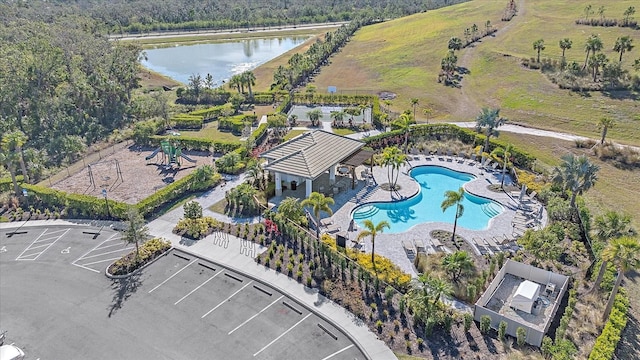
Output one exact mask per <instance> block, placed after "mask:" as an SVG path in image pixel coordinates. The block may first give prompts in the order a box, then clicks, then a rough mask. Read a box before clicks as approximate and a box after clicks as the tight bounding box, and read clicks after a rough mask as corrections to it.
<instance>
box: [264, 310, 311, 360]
mask: <svg viewBox="0 0 640 360" xmlns="http://www.w3.org/2000/svg"><path fill="white" fill-rule="evenodd" d="M312 314H313V313H308V314H307V316H305V317H303V318H302V319H300V321H298V322H297V323H295V324H294V325H293V326H292V327H290V328H289V329H287V330H286V331H285V332H283V333H282V334H280V336H278V337H277V338H275V339H273V340H271V342H270V343H268V344H267V345H265V346H264V347H263V348H262V349H260V350H258V352H257V353H255V354H253V356H254V357H255V356H258V354H260V353H261V352H263V351H265V350H266V349H267V348H268V347H269V346H271V345H273V343H275V342H276V341H278V340H280V338H282V337H283V336H285V335H287V334H288V333H289V331H291V330H293V328H295V327H296V326H298V325H300V323H301V322H303V321H305V320H306V319H307V318H308V317H309V316H311V315H312Z"/></svg>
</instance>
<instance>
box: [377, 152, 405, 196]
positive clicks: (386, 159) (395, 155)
mask: <svg viewBox="0 0 640 360" xmlns="http://www.w3.org/2000/svg"><path fill="white" fill-rule="evenodd" d="M406 161H407V155H405V154H403V153H402V152H401V151H400V149H398V147H397V146H389V147H386V148H384V149H383V150H382V158H381V165H382V166H386V167H387V179H388V180H389V190H394V189H395V188H396V182H397V181H398V175H399V174H400V167H401V166H402V164H404V163H405V162H406Z"/></svg>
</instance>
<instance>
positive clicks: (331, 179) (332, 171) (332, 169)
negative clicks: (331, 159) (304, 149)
mask: <svg viewBox="0 0 640 360" xmlns="http://www.w3.org/2000/svg"><path fill="white" fill-rule="evenodd" d="M335 182H336V165H332V166H331V167H330V168H329V184H331V185H333V183H335Z"/></svg>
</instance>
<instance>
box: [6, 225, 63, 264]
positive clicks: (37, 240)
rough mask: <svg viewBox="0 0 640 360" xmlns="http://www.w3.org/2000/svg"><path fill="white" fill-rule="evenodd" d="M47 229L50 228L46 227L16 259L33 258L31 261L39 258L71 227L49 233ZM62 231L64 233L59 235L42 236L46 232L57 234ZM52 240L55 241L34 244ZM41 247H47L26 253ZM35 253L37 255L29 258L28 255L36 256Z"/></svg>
mask: <svg viewBox="0 0 640 360" xmlns="http://www.w3.org/2000/svg"><path fill="white" fill-rule="evenodd" d="M47 230H49V228H46V229H44V231H43V232H42V234H40V236H38V237H37V238H36V239H35V240H34V241H33V242H32V243H31V244H30V245H29V246H28V247H27V248H26V249H24V251H23V252H22V253H21V254H20V255H19V256H18V257H17V258H16V260H31V261H33V260H37V259H38V258H39V257H40V255H42V254H44V252H45V251H47V250H49V248H50V247H51V246H53V244H55V243H57V242H58V240H60V239H62V237H63V236H65V235H66V234H67V233H68V232H69V231H70V230H71V229H70V228H69V229H66V230H58V231H54V232H51V233H48V234H47ZM61 232H62V234H61V235H58V236H54V237H49V238H44V239H43V238H42V236H44V235H45V234H47V235H51V234H57V233H61ZM53 239H55V240H53ZM51 240H53V242H51V243H48V244H44V245H38V246H33V245H34V244H36V243H38V242H42V241H51ZM45 246H46V247H45ZM41 247H45V248H44V249H42V250H41V251H39V252H34V253H32V254H27V255H24V253H26V252H27V251H29V250H33V249H39V248H41ZM34 255H35V256H36V257H34V258H32V259H30V258H28V257H31V256H34Z"/></svg>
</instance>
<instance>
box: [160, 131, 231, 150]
mask: <svg viewBox="0 0 640 360" xmlns="http://www.w3.org/2000/svg"><path fill="white" fill-rule="evenodd" d="M149 139H150V142H151V144H152V145H155V146H160V142H161V141H163V140H170V141H172V142H177V143H178V145H179V146H180V147H181V148H182V149H183V150H196V151H214V152H220V153H223V154H226V153H228V152H230V151H233V150H235V149H237V148H239V147H240V146H241V145H242V144H241V143H240V141H222V140H213V139H204V138H197V137H188V136H180V137H179V138H176V137H174V136H170V135H152V136H150V137H149Z"/></svg>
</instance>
